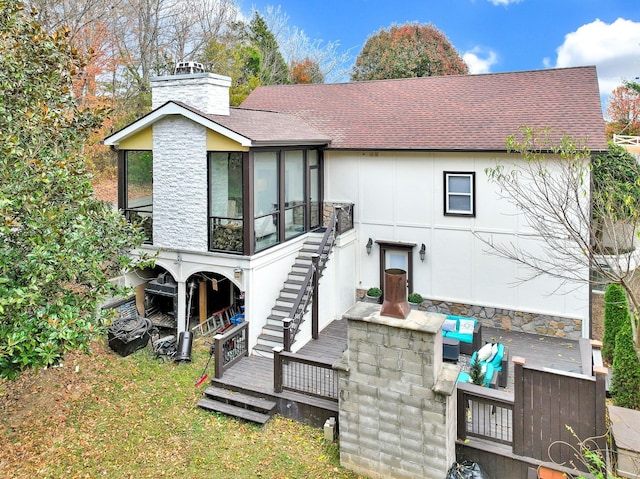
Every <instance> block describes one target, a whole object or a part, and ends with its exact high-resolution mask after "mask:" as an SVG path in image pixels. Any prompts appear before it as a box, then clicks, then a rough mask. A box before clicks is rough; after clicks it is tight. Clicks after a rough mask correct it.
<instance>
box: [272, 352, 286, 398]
mask: <svg viewBox="0 0 640 479" xmlns="http://www.w3.org/2000/svg"><path fill="white" fill-rule="evenodd" d="M283 349H284V348H283V347H282V346H276V347H275V348H273V391H274V392H277V393H281V392H282V360H281V358H280V353H281V352H282V351H283Z"/></svg>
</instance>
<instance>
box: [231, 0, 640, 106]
mask: <svg viewBox="0 0 640 479" xmlns="http://www.w3.org/2000/svg"><path fill="white" fill-rule="evenodd" d="M269 5H270V6H273V7H278V6H280V10H281V13H282V14H284V15H285V16H286V17H288V22H287V24H288V26H289V27H297V28H299V29H301V30H303V31H304V33H305V34H306V36H307V37H309V38H310V39H317V40H323V41H324V42H335V41H337V42H339V43H340V47H339V48H340V50H341V51H349V52H350V54H351V55H352V57H353V60H355V57H356V56H357V55H358V53H359V52H360V50H361V49H362V46H363V45H364V42H365V41H366V39H367V38H368V37H369V36H370V35H371V34H373V33H375V32H376V31H377V30H379V29H380V28H381V27H388V26H390V25H391V24H393V23H404V22H408V21H409V22H419V23H432V24H434V25H435V26H436V27H437V28H438V29H439V30H441V31H442V32H443V33H444V34H445V35H446V36H447V38H448V39H449V41H450V42H451V43H452V44H453V45H454V47H456V49H457V50H458V52H459V53H460V54H461V55H462V56H463V58H464V59H465V61H466V62H467V64H468V65H469V67H470V70H471V72H472V73H487V72H504V71H520V70H535V69H542V68H550V67H565V66H579V65H596V66H597V68H598V77H599V79H600V90H601V94H602V95H608V94H609V93H610V92H611V90H613V89H614V88H615V87H616V86H618V85H619V84H620V83H621V80H622V79H623V78H624V79H629V80H631V79H634V78H636V77H639V76H640V0H395V1H380V0H341V1H337V0H280V1H277V0H275V1H269V0H241V7H242V9H243V12H244V13H245V15H247V16H249V15H250V12H251V9H252V7H253V8H256V9H257V10H259V11H261V12H263V11H264V10H265V8H266V7H267V6H269ZM344 80H345V81H348V77H347V78H345V79H344Z"/></svg>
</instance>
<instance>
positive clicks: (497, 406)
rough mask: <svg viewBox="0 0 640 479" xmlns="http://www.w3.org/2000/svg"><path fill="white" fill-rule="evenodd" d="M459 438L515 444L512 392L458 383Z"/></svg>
mask: <svg viewBox="0 0 640 479" xmlns="http://www.w3.org/2000/svg"><path fill="white" fill-rule="evenodd" d="M457 391H458V439H461V440H463V441H464V440H465V439H466V438H467V436H473V437H478V438H481V439H487V440H489V441H493V442H499V443H502V444H509V445H511V444H513V394H509V393H505V392H503V391H497V390H495V389H489V388H485V387H482V386H477V385H475V384H471V383H458V384H457Z"/></svg>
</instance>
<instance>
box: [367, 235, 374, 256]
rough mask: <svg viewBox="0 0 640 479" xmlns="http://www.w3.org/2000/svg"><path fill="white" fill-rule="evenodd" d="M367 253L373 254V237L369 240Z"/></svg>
mask: <svg viewBox="0 0 640 479" xmlns="http://www.w3.org/2000/svg"><path fill="white" fill-rule="evenodd" d="M366 248H367V254H371V248H373V240H372V239H371V238H369V241H367V246H366Z"/></svg>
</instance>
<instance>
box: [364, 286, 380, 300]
mask: <svg viewBox="0 0 640 479" xmlns="http://www.w3.org/2000/svg"><path fill="white" fill-rule="evenodd" d="M367 296H371V297H374V298H379V297H380V296H382V290H381V289H380V288H369V289H368V290H367Z"/></svg>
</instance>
